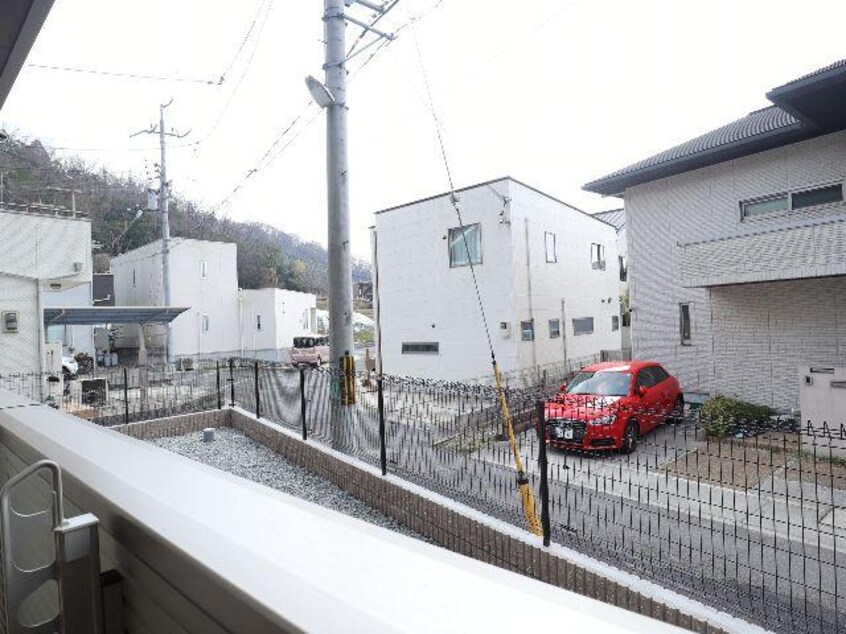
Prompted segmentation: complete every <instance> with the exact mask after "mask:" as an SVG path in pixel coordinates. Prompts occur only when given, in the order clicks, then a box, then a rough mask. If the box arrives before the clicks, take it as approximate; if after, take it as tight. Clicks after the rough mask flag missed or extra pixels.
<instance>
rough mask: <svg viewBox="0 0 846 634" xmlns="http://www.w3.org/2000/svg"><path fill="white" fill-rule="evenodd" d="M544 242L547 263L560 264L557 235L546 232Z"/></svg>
mask: <svg viewBox="0 0 846 634" xmlns="http://www.w3.org/2000/svg"><path fill="white" fill-rule="evenodd" d="M543 242H544V246H545V248H546V261H547V262H558V245H557V244H556V242H555V234H554V233H550V232H549V231H545V232H544V234H543Z"/></svg>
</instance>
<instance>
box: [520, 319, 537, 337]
mask: <svg viewBox="0 0 846 634" xmlns="http://www.w3.org/2000/svg"><path fill="white" fill-rule="evenodd" d="M520 338H521V339H522V340H523V341H534V340H535V322H534V321H533V320H531V319H529V320H527V321H521V322H520Z"/></svg>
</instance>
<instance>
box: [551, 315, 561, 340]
mask: <svg viewBox="0 0 846 634" xmlns="http://www.w3.org/2000/svg"><path fill="white" fill-rule="evenodd" d="M560 336H561V320H560V319H550V320H549V338H550V339H555V338H556V337H560Z"/></svg>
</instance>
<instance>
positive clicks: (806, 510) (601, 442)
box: [0, 361, 846, 633]
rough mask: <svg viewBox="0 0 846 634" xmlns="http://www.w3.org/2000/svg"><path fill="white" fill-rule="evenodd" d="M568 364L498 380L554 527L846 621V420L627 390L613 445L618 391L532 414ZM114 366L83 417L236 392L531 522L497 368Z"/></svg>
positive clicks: (683, 584)
mask: <svg viewBox="0 0 846 634" xmlns="http://www.w3.org/2000/svg"><path fill="white" fill-rule="evenodd" d="M564 371H566V372H570V369H569V368H564V369H563V371H562V374H560V375H555V376H554V378H550V377H551V376H552V373H547V376H546V379H547V380H545V381H544V380H541V381H535V382H532V381H525V382H523V383H522V384H521V386H520V387H519V388H518V387H511V386H510V387H509V388H507V390H506V394H507V397H508V403H509V406H510V408H511V411H512V413H513V415H514V418H515V421H516V423H517V425H516V426H517V428H518V430H522V431H521V433H518V434H517V450H518V452H519V454H520V456H521V458H522V460H523V463H524V464H525V465H526V474H527V476H528V478H529V482H530V485H531V487H532V490H533V491H534V493H535V495H536V497H537V501H538V508H539V512H540V513H541V514H542V515H543V516H544V519H546V521H545V522H544V524H545V525H546V528H547V530H546V535H545V538H546V540H549V541H551V542H554V543H558V544H562V545H565V546H570V547H572V548H575V549H577V550H579V551H581V552H584V553H586V554H588V555H591V556H593V557H596V558H598V559H601V560H604V561H606V562H609V563H611V564H613V565H615V566H617V567H619V568H621V569H624V570H628V571H630V572H633V573H635V574H638V575H641V576H643V577H644V578H647V579H651V580H653V581H656V582H657V583H659V584H662V585H665V586H667V587H671V588H673V589H675V590H677V591H679V592H681V593H683V594H687V595H688V596H691V597H693V598H697V599H700V600H702V601H704V602H705V603H706V604H709V605H713V606H715V607H717V608H720V609H723V610H725V611H727V612H729V613H732V614H736V615H738V616H741V617H744V618H747V619H749V620H750V621H752V622H755V623H758V624H760V625H762V626H764V627H766V628H768V629H771V630H774V631H778V632H808V633H811V632H812V633H823V632H825V633H828V632H846V613H844V607H846V553H844V551H843V546H844V542H843V540H844V539H846V428H844V426H842V425H831V424H826V425H819V426H816V427H815V426H813V425H810V424H808V423H804V424H803V423H801V422H799V421H794V420H790V419H779V418H771V417H763V418H762V417H758V418H757V419H756V420H751V419H750V420H740V419H738V418H736V417H735V418H728V419H726V418H725V415H724V414H721V415H720V416H721V418H719V419H715V418H709V417H708V416H707V415H704V414H703V413H702V410H700V409H693V408H691V407H686V408H684V409H682V410H681V411H679V410H676V411H673V412H671V411H670V410H671V407H672V404H665V405H662V406H660V407H658V408H656V409H648V408H646V407H643V406H638V405H635V406H629V407H628V409H626V410H623V411H616V415H617V416H618V417H619V420H626V421H629V420H635V421H637V424H636V425H635V429H636V430H637V431H638V433H637V435H636V437H635V440H636V441H637V442H636V443H635V446H634V447H631V446H630V445H628V444H627V445H626V446H623V447H619V446H618V445H620V444H622V443H621V442H620V441H621V440H622V439H623V438H622V436H623V435H624V434H623V433H624V431H625V429H621V427H620V425H619V424H617V423H616V422H611V423H609V422H608V419H607V417H608V415H609V412H615V407H616V406H615V405H614V404H613V403H610V402H599V403H597V402H585V403H583V404H582V405H581V406H579V407H577V408H576V409H575V410H573V409H572V408H571V409H570V411H568V412H567V413H566V415H561V416H558V415H556V417H554V418H555V421H554V422H547V421H545V422H544V424H543V425H541V424H540V422H539V421H540V415H539V411H538V402H539V401H541V402H543V400H544V399H546V398H549V397H551V396H552V395H554V393H555V392H557V387H558V383H559V381H560V380H561V379H564V378H566V376H565V375H564ZM541 378H543V376H542V375H541ZM122 379H123V371H122V370H118V371H117V373H116V374H115V375H113V376H112V377H111V382H110V383H109V389H108V397H107V399H106V400H105V402H104V404H101V405H99V406H96V405H91V406H89V407H91V408H92V409H94V410H95V412H96V414H97V415H96V416H93V417H92V420H95V421H97V422H100V423H102V424H116V423H121V422H124V420H130V421H131V420H140V419H144V418H153V417H157V416H163V415H169V414H173V413H177V412H184V411H199V410H203V409H211V408H215V407H223V406H227V405H236V406H238V407H241V408H243V409H246V410H248V411H250V412H253V413H257V414H258V415H259V417H260V418H262V419H267V420H270V421H272V422H275V423H277V424H280V425H282V426H284V427H287V428H289V429H291V430H293V431H295V432H296V433H297V434H300V435H301V436H302V437H303V438H304V439H307V440H308V441H309V442H315V441H316V442H320V443H324V444H326V445H328V446H331V447H333V448H335V449H337V450H340V451H342V452H344V453H346V454H348V455H351V456H355V457H357V458H359V459H361V460H363V461H365V462H367V463H369V464H372V465H374V466H376V467H378V468H381V469H382V471H383V473H386V472H387V473H391V474H395V475H397V476H400V477H402V478H405V479H407V480H410V481H413V482H415V483H417V484H420V485H422V486H424V487H426V488H428V489H430V490H434V491H437V492H439V493H441V494H443V495H445V496H448V497H450V498H452V499H455V500H458V501H461V502H463V503H465V504H467V505H469V506H471V507H473V508H475V509H477V510H479V511H481V512H483V513H486V514H489V515H492V516H495V517H497V518H500V519H502V520H505V521H508V522H511V523H513V524H515V525H517V526H521V527H524V526H525V524H526V523H525V518H524V514H523V511H522V508H521V506H520V495H519V490H518V485H517V481H516V477H515V475H516V474H515V469H514V458H513V455H512V450H511V446H510V444H509V442H508V441H507V436H506V434H505V429H504V426H503V425H504V421H503V417H502V411H501V407H500V402H499V394H498V392H497V391H496V389H495V388H494V387H492V386H489V385H482V384H466V383H457V382H441V381H429V380H423V379H414V378H407V377H394V376H381V377H379V376H377V375H375V374H366V373H358V374H356V375H355V380H354V381H344V376H343V375H342V374H341V373H340V372H339V371H338V370H336V369H333V368H327V367H324V368H319V369H311V368H309V369H296V368H291V367H288V366H284V365H281V364H271V363H255V362H253V361H240V362H239V361H232V362H230V363H224V364H222V365H220V366H219V367H205V368H202V369H198V370H195V371H193V372H165V371H158V372H155V373H152V374H148V376H147V377H146V378H144V377H142V376H137V375H136V373H134V372H133V371H131V370H130V371H128V372H127V375H126V379H125V380H123V382H121V381H122ZM145 382H146V385H144V383H145ZM24 383H25V382H24ZM4 387H5V388H8V381H7V380H6V379H5V378H0V388H4ZM30 387H34V386H32V385H30ZM145 390H146V392H145ZM71 402H73V401H71ZM60 406H62V408H63V409H70V408H69V407H68V406H67V405H66V404H64V405H60ZM844 418H846V412H844ZM599 419H603V420H602V421H599ZM653 426H654V428H652V427H653ZM609 439H611V440H610V441H609ZM547 442H548V443H549V444H547ZM584 447H587V449H585V448H584ZM543 449H545V450H546V451H542V450H543ZM629 450H631V451H629Z"/></svg>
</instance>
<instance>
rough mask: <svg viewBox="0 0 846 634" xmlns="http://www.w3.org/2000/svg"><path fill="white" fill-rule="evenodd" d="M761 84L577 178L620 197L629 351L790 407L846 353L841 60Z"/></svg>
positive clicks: (700, 384) (692, 380)
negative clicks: (725, 110) (753, 101)
mask: <svg viewBox="0 0 846 634" xmlns="http://www.w3.org/2000/svg"><path fill="white" fill-rule="evenodd" d="M767 97H768V98H769V100H770V101H771V102H772V104H773V105H771V106H769V107H767V108H763V109H762V110H757V111H755V112H752V113H750V114H749V115H747V116H745V117H742V118H741V119H738V120H737V121H734V122H732V123H729V124H728V125H726V126H723V127H722V128H719V129H717V130H714V131H712V132H709V133H707V134H704V135H702V136H700V137H697V138H695V139H692V140H690V141H687V142H686V143H682V144H681V145H678V146H676V147H673V148H671V149H669V150H667V151H665V152H661V153H660V154H657V155H655V156H652V157H650V158H647V159H645V160H643V161H640V162H638V163H635V164H634V165H630V166H628V167H625V168H623V169H621V170H618V171H616V172H614V173H612V174H610V175H608V176H605V177H603V178H601V179H599V180H596V181H593V182H591V183H588V184H587V185H585V189H586V190H588V191H592V192H596V193H599V194H603V195H611V196H619V197H624V198H625V210H626V226H627V232H628V247H629V271H628V274H629V287H630V293H631V310H632V313H631V315H632V348H633V355H634V356H635V357H636V358H641V359H654V360H657V361H660V362H662V363H664V364H666V366H667V368H668V369H669V370H670V371H671V372H673V373H675V374H676V375H677V376H678V377H679V379H680V380H681V382H682V384H683V386H684V387H685V388H686V390H688V391H699V392H703V393H708V394H725V395H730V396H737V397H740V398H744V399H747V400H750V401H754V402H758V403H762V404H768V405H771V406H774V407H776V408H779V409H785V410H787V409H792V408H795V407H796V406H797V405H798V395H799V372H798V368H799V367H800V366H802V365H814V364H824V365H846V203H844V199H843V187H844V178H846V131H844V128H846V60H843V61H840V62H837V63H835V64H833V65H831V66H829V67H827V68H823V69H821V70H819V71H816V72H814V73H811V74H810V75H807V76H805V77H801V78H799V79H796V80H794V81H791V82H789V83H787V84H785V85H783V86H779V87H778V88H775V89H773V90H771V91H770V92H769V93H767Z"/></svg>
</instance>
